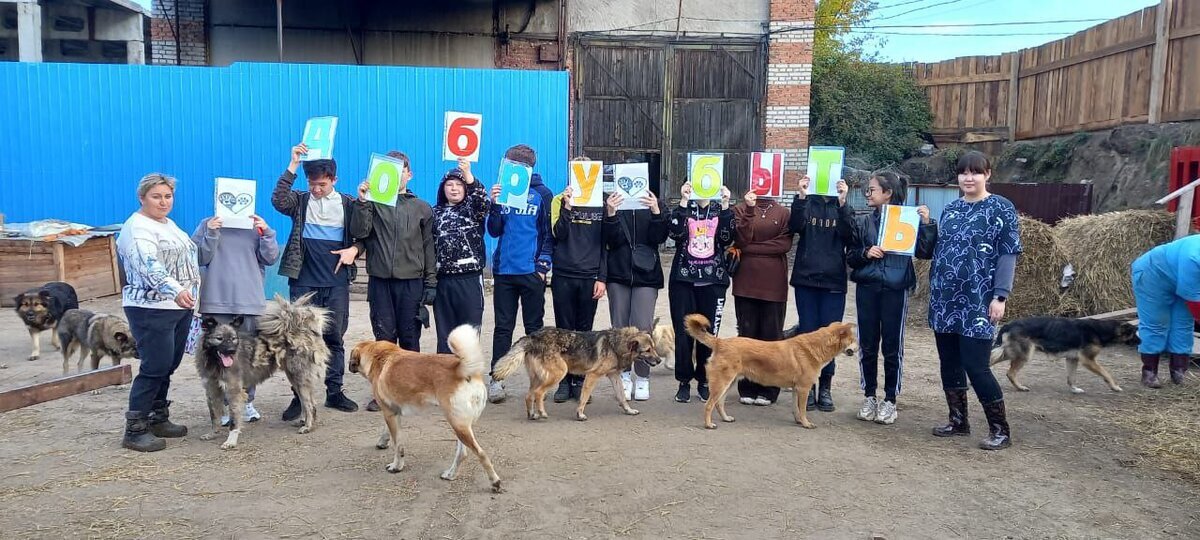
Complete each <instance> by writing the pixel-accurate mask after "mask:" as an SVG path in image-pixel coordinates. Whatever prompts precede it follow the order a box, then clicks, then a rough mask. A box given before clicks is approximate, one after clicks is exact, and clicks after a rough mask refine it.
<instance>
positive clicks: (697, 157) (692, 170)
mask: <svg viewBox="0 0 1200 540" xmlns="http://www.w3.org/2000/svg"><path fill="white" fill-rule="evenodd" d="M688 181H689V182H691V183H692V200H693V201H702V200H716V199H720V198H721V187H722V186H724V185H725V154H688Z"/></svg>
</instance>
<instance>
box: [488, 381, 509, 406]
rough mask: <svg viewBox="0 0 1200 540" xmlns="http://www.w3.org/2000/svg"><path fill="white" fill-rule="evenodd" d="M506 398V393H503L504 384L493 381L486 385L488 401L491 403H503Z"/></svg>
mask: <svg viewBox="0 0 1200 540" xmlns="http://www.w3.org/2000/svg"><path fill="white" fill-rule="evenodd" d="M506 398H508V393H506V392H505V391H504V383H502V382H500V381H495V380H493V381H492V382H491V384H489V385H488V401H489V402H491V403H503V402H504V400H505V399H506Z"/></svg>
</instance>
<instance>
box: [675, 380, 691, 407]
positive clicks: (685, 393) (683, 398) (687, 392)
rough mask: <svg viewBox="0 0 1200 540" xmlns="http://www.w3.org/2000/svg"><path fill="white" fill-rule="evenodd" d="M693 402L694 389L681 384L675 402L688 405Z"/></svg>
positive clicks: (686, 384)
mask: <svg viewBox="0 0 1200 540" xmlns="http://www.w3.org/2000/svg"><path fill="white" fill-rule="evenodd" d="M691 400H692V387H691V386H690V385H688V383H679V391H678V392H675V401H676V402H679V403H687V402H689V401H691Z"/></svg>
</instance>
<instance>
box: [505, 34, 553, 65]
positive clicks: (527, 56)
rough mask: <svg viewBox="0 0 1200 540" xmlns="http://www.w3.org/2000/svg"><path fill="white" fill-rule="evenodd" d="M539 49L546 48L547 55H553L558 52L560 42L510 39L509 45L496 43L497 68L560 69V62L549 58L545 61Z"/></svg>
mask: <svg viewBox="0 0 1200 540" xmlns="http://www.w3.org/2000/svg"><path fill="white" fill-rule="evenodd" d="M539 47H544V48H546V51H547V53H549V54H551V55H552V54H553V53H554V52H555V51H557V50H558V42H557V41H553V40H541V39H510V40H509V41H508V42H507V43H503V44H501V43H500V42H499V40H497V43H496V67H498V68H507V69H558V61H557V60H553V59H549V58H553V56H550V57H547V59H545V60H543V59H542V58H541V57H540V56H539V54H538V50H539Z"/></svg>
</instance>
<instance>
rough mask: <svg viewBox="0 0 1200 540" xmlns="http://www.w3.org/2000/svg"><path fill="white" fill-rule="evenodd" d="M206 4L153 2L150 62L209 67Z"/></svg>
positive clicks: (199, 0) (170, 0)
mask: <svg viewBox="0 0 1200 540" xmlns="http://www.w3.org/2000/svg"><path fill="white" fill-rule="evenodd" d="M205 4H206V2H205V1H204V0H154V1H153V5H152V8H153V10H152V14H151V19H150V63H152V64H158V65H176V64H178V65H183V66H204V65H208V35H207V29H206V28H207V24H206V22H207V17H208V14H207V12H206V7H205ZM176 32H178V34H177V33H176ZM176 44H178V47H176Z"/></svg>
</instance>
